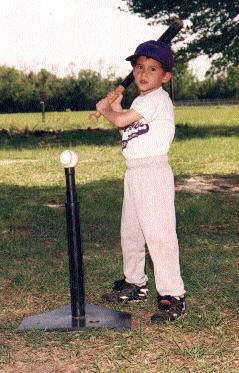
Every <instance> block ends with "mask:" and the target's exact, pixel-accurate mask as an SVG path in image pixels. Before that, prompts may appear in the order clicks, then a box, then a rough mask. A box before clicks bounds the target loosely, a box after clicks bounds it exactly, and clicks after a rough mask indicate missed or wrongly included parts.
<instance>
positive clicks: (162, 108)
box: [122, 87, 175, 159]
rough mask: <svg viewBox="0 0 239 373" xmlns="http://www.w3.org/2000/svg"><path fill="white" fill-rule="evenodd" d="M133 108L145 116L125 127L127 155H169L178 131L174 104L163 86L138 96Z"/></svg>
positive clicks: (123, 147)
mask: <svg viewBox="0 0 239 373" xmlns="http://www.w3.org/2000/svg"><path fill="white" fill-rule="evenodd" d="M130 109H134V110H135V111H137V113H139V114H140V115H142V116H143V118H142V119H140V120H138V121H136V122H133V123H132V124H130V125H128V126H126V127H125V128H124V131H123V136H122V151H123V155H124V156H125V158H126V159H136V158H146V157H153V156H156V155H166V154H167V152H168V150H169V147H170V144H171V142H172V141H173V138H174V133H175V123H174V110H173V104H172V101H171V99H170V97H169V95H168V93H167V92H166V91H164V90H163V88H162V87H160V88H158V89H156V90H154V91H152V92H150V93H148V94H146V95H145V96H138V97H136V99H135V100H134V101H133V103H132V105H131V107H130Z"/></svg>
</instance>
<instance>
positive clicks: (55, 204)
mask: <svg viewBox="0 0 239 373" xmlns="http://www.w3.org/2000/svg"><path fill="white" fill-rule="evenodd" d="M88 114H89V113H87V112H82V113H81V112H77V113H76V112H65V113H47V114H46V121H45V123H42V121H41V115H40V114H9V115H0V131H1V128H2V129H5V130H3V131H1V132H0V144H1V148H0V165H1V167H0V178H1V184H0V189H1V190H0V191H1V193H0V199H1V210H0V232H1V235H0V237H1V243H0V248H1V262H0V266H1V280H0V281H1V293H0V307H1V308H0V317H1V327H0V332H1V344H0V372H1V373H10V372H11V373H13V372H14V373H15V372H18V373H30V372H34V373H73V372H74V373H81V372H87V373H88V372H102V373H105V372H117V373H124V372H129V373H144V372H145V373H146V372H147V373H148V372H150V373H151V372H152V373H158V372H159V373H161V372H162V373H166V372H167V373H174V372H175V373H177V372H185V373H186V372H190V373H191V372H192V373H199V372H200V373H201V372H203V373H214V372H219V373H224V372H225V373H226V372H228V371H230V372H232V373H236V372H238V370H239V354H238V352H239V349H238V318H237V317H238V289H237V286H238V264H239V261H238V247H239V245H238V238H239V231H238V222H239V216H238V205H239V203H238V192H237V191H236V192H235V188H234V189H231V188H230V186H231V185H234V186H238V183H239V172H238V169H239V146H238V136H239V106H228V107H226V106H225V107H223V106H219V107H203V108H202V107H190V108H188V107H187V108H186V107H185V108H183V107H180V108H177V109H176V123H177V129H176V137H175V140H174V142H173V144H172V147H171V149H170V154H169V156H170V163H171V165H172V167H173V170H174V174H175V180H176V182H177V183H181V184H182V185H183V184H184V183H186V181H187V180H189V179H190V178H192V177H200V178H201V180H203V181H204V182H205V183H210V182H211V181H212V180H216V181H217V183H219V184H220V183H221V186H222V188H221V189H220V190H221V192H215V191H214V190H213V189H211V190H210V188H209V190H208V192H207V193H201V192H200V191H198V190H197V191H195V190H194V189H193V188H191V190H184V189H181V190H180V191H177V193H176V211H177V227H178V228H177V229H178V237H179V244H180V250H181V267H182V275H183V278H184V281H185V285H186V290H187V298H186V301H187V312H186V314H185V315H184V316H183V317H182V318H180V319H178V320H177V321H176V322H174V323H173V324H166V325H164V326H160V325H151V324H150V322H149V320H150V315H151V314H152V313H153V312H154V311H155V309H156V302H155V295H156V293H155V287H154V279H153V271H152V264H151V261H150V258H149V256H148V255H147V261H146V269H147V273H148V276H149V288H150V296H149V299H148V300H147V301H146V302H144V303H143V304H142V303H133V304H132V303H130V304H127V305H122V304H120V305H113V306H110V308H114V309H116V310H123V311H128V312H131V313H132V317H133V323H132V330H131V331H127V332H116V331H113V330H107V329H94V330H88V331H78V332H71V333H61V332H51V333H47V332H43V331H38V330H25V331H17V330H16V329H17V327H18V325H19V324H20V322H21V321H22V319H23V318H24V317H27V316H30V315H35V314H39V313H42V312H46V311H51V310H54V309H56V308H60V307H63V306H65V305H67V304H69V303H70V298H69V285H68V283H69V280H68V259H67V242H66V232H65V211H64V202H65V179H64V170H63V169H62V166H61V165H60V163H59V155H60V153H61V152H62V151H63V150H65V149H72V150H74V151H76V152H77V153H78V156H79V163H78V165H77V167H76V182H77V191H78V196H79V199H80V204H81V218H82V237H83V249H84V266H85V282H86V284H85V286H86V294H87V303H93V304H98V305H102V302H101V294H102V293H103V292H106V291H108V290H110V288H111V286H112V282H113V281H114V280H116V279H119V278H121V277H122V260H121V259H122V258H121V251H120V237H119V226H120V213H121V204H122V196H123V176H124V171H125V164H124V160H123V157H122V155H121V149H120V137H119V134H118V133H117V131H116V130H115V129H113V128H112V127H111V125H109V124H108V123H106V121H104V120H102V119H101V120H100V122H99V123H97V124H96V125H95V126H92V123H90V122H89V120H88ZM44 131H45V132H44ZM222 180H223V183H224V184H223V183H222ZM225 180H226V181H228V183H227V184H225ZM233 190H234V192H233ZM237 190H238V189H237Z"/></svg>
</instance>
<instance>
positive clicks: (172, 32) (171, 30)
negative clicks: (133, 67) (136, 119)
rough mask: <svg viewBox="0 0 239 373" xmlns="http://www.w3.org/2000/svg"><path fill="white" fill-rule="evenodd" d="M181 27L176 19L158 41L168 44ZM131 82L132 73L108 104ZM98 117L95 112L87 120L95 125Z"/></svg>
mask: <svg viewBox="0 0 239 373" xmlns="http://www.w3.org/2000/svg"><path fill="white" fill-rule="evenodd" d="M182 27H183V21H181V20H180V19H176V20H175V21H174V22H173V23H172V25H171V26H169V27H168V28H167V30H166V31H165V32H164V33H163V34H162V35H161V36H160V38H159V39H158V41H163V42H164V43H167V44H169V43H170V42H171V40H172V39H173V38H174V37H175V36H176V35H177V34H178V32H179V31H180V30H181V28H182ZM133 81H134V76H133V71H131V73H130V74H129V75H128V76H127V77H126V78H125V79H124V80H123V82H122V83H121V84H120V85H119V86H118V87H117V88H116V89H115V92H116V93H115V96H114V97H112V98H111V99H110V100H109V103H110V104H112V102H114V101H115V100H116V98H117V97H118V95H119V94H121V93H123V92H124V91H125V90H126V88H128V86H129V85H130V84H131V83H132V82H133ZM100 116H101V114H100V113H99V112H98V111H96V112H95V113H94V114H91V115H90V116H89V119H90V120H91V121H92V122H94V123H96V122H97V120H98V119H99V117H100Z"/></svg>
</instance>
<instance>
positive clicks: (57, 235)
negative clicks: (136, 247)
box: [0, 180, 238, 320]
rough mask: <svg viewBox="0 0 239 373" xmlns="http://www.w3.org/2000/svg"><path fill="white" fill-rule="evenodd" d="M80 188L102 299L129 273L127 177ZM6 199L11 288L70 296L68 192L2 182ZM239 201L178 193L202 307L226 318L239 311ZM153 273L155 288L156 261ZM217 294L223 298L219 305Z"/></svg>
mask: <svg viewBox="0 0 239 373" xmlns="http://www.w3.org/2000/svg"><path fill="white" fill-rule="evenodd" d="M77 189H78V196H79V200H80V205H81V219H82V237H83V250H84V267H85V278H86V285H87V288H88V289H89V291H88V292H87V296H88V297H89V298H91V300H93V302H95V300H96V301H99V299H100V298H99V297H100V294H101V293H102V291H103V290H109V289H110V287H111V285H112V282H113V281H114V280H115V279H118V278H121V276H122V258H121V249H120V237H119V228H120V215H121V204H122V193H123V185H122V181H121V180H103V181H99V182H95V183H91V184H88V185H85V186H83V187H81V188H77ZM0 201H1V211H0V230H1V267H2V271H1V272H2V276H3V279H4V282H5V283H6V291H13V292H14V291H15V295H17V293H21V294H26V295H27V294H29V293H30V294H31V293H32V294H38V296H39V297H40V295H39V294H40V293H41V294H42V293H44V294H49V295H51V296H52V295H53V294H54V296H53V298H52V299H53V300H54V299H55V295H56V294H57V297H58V298H59V297H60V298H61V299H64V297H65V294H68V292H69V291H68V261H67V242H66V226H65V210H64V202H65V189H64V188H63V187H54V188H35V187H34V188H28V187H19V186H9V185H4V184H2V185H1V186H0ZM235 201H236V200H235V198H229V197H226V196H223V195H221V194H219V193H218V194H217V193H214V194H208V195H200V194H191V193H182V192H179V193H177V195H176V209H177V221H178V235H179V243H180V247H181V265H182V273H183V278H184V280H185V284H186V288H187V291H188V294H189V295H190V296H191V297H193V298H194V299H196V300H197V301H198V302H199V303H198V305H197V307H198V308H199V309H200V302H201V300H202V299H204V298H205V299H204V301H203V302H204V307H205V309H206V311H205V312H206V313H207V317H208V315H209V314H211V312H214V313H217V314H218V317H219V314H220V312H221V311H224V312H229V313H231V315H233V312H234V311H235V307H236V300H235V294H236V291H235V287H236V276H237V274H236V272H237V268H236V264H237V263H238V262H237V261H236V257H237V249H238V230H237V226H238V206H236V203H235ZM147 271H148V275H149V279H150V280H149V282H150V287H151V289H153V287H154V280H153V273H152V268H151V266H150V264H149V259H148V260H147ZM102 284H104V285H102ZM232 294H233V299H232ZM215 297H218V299H220V303H216V304H215V302H214V299H215ZM95 298H96V299H95ZM39 299H40V298H39ZM39 299H38V302H39ZM16 301H19V300H17V299H16ZM151 307H152V305H151ZM213 317H215V315H213ZM200 320H201V319H200Z"/></svg>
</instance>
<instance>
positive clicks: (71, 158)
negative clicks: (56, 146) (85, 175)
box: [60, 150, 78, 168]
mask: <svg viewBox="0 0 239 373" xmlns="http://www.w3.org/2000/svg"><path fill="white" fill-rule="evenodd" d="M60 162H61V164H62V166H64V167H65V168H68V167H75V166H76V164H77V162H78V155H77V154H76V153H75V152H73V151H72V150H65V151H64V152H62V153H61V155H60Z"/></svg>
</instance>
